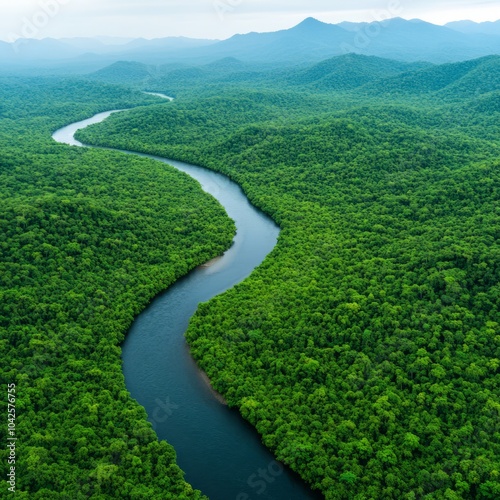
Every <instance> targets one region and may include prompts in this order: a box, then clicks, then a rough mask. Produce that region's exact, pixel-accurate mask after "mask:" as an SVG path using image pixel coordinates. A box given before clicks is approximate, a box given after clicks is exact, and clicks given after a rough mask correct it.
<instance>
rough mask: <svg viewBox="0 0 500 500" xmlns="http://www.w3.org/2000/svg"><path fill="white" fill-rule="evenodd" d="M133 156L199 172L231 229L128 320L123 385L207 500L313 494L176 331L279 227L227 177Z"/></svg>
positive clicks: (282, 499)
mask: <svg viewBox="0 0 500 500" xmlns="http://www.w3.org/2000/svg"><path fill="white" fill-rule="evenodd" d="M109 114H110V113H100V114H99V115H96V116H95V117H94V118H92V119H90V120H85V121H82V122H79V123H76V124H73V125H70V126H68V127H65V128H64V129H61V130H59V131H57V132H56V133H55V134H54V136H53V137H54V139H55V140H57V141H59V142H63V143H67V144H72V145H81V144H80V143H79V142H78V141H75V139H74V138H73V135H74V133H75V132H76V130H79V129H81V128H84V127H86V126H88V125H90V124H91V123H97V122H99V121H102V120H104V119H105V118H106V117H107V116H109ZM132 154H136V153H132ZM141 156H147V157H149V158H153V159H156V160H159V161H162V162H165V163H168V164H169V165H173V166H174V167H176V168H178V169H179V170H182V171H184V172H186V173H188V174H189V175H190V176H191V177H193V178H195V179H196V180H198V181H199V182H200V184H201V186H202V188H203V189H204V190H205V191H206V192H208V193H210V194H212V195H213V196H214V197H215V198H216V199H217V200H219V202H220V203H221V204H222V205H223V206H224V207H225V209H226V212H227V214H228V215H229V217H231V218H232V219H233V220H234V221H235V223H236V227H237V234H236V237H235V239H234V243H233V246H232V247H231V248H230V249H229V250H228V251H227V252H226V253H225V254H224V255H223V256H222V257H221V258H220V259H217V260H216V261H215V262H214V263H211V265H209V266H207V267H199V268H197V269H195V270H194V271H192V272H191V273H190V274H188V275H187V276H185V277H184V278H181V279H180V280H178V281H177V282H176V283H175V284H174V285H172V286H171V287H170V288H169V289H168V290H167V291H166V292H164V293H163V294H161V295H160V296H159V297H157V298H156V299H155V300H154V301H153V303H152V304H151V305H150V306H149V307H148V308H147V309H146V310H145V311H144V312H143V313H142V314H141V315H140V316H139V317H138V318H137V319H136V321H135V322H134V324H133V326H132V328H131V329H130V331H129V333H128V335H127V338H126V341H125V342H124V344H123V346H122V348H123V372H124V375H125V380H126V384H127V388H128V390H129V391H130V393H131V395H132V397H134V398H135V399H136V400H137V401H138V402H139V403H140V404H141V405H143V406H144V408H145V409H146V411H147V414H148V418H149V421H150V422H151V423H152V425H153V428H154V429H155V431H156V433H157V435H158V437H159V438H160V439H165V440H166V441H168V442H169V443H170V444H172V445H173V446H174V448H175V450H176V452H177V462H178V464H179V466H180V467H181V468H182V469H183V470H184V471H185V472H186V480H187V481H188V482H189V483H191V484H192V485H193V486H194V487H195V488H197V489H200V490H201V491H202V492H203V493H205V494H206V495H208V496H209V497H210V498H211V499H212V500H253V499H264V500H291V499H293V500H307V499H317V498H322V497H321V496H319V495H316V494H314V493H312V492H311V490H310V489H309V488H308V487H307V486H306V485H305V484H304V482H303V481H302V480H301V479H300V478H299V477H298V476H297V475H296V474H294V473H293V472H292V471H290V470H289V469H288V468H286V467H284V466H283V465H281V464H279V463H277V462H276V461H275V460H274V457H273V455H272V454H271V453H270V452H269V451H268V450H267V448H266V447H265V446H264V445H262V443H261V440H260V436H259V435H258V434H257V432H256V431H255V429H254V428H253V427H252V426H250V425H249V424H248V423H247V422H245V421H244V420H243V419H242V417H241V416H240V414H239V412H237V411H236V410H230V409H228V408H227V406H225V405H224V404H223V403H221V402H220V401H219V399H218V398H217V395H215V394H214V392H213V391H212V390H211V388H210V386H209V384H208V383H207V381H206V380H205V378H204V376H203V374H202V373H201V372H200V370H199V369H198V367H197V365H196V363H195V362H194V361H193V359H192V357H191V356H190V354H189V349H188V346H187V345H186V342H185V339H184V333H185V331H186V329H187V327H188V323H189V319H190V318H191V316H192V315H193V314H194V313H195V312H196V309H197V307H198V304H199V303H200V302H205V301H208V300H209V299H210V298H212V297H214V296H215V295H218V294H220V293H222V292H224V291H225V290H228V289H229V288H231V287H233V286H234V285H235V284H237V283H239V282H240V281H242V280H243V279H244V278H246V277H247V276H248V275H249V274H250V273H251V272H252V270H253V269H254V268H255V267H257V266H258V265H259V264H260V263H261V262H262V261H263V260H264V258H265V257H266V256H267V255H268V254H269V252H271V251H272V249H273V248H274V246H275V245H276V242H277V238H278V235H279V228H278V227H277V226H276V225H275V224H274V222H273V221H272V220H271V219H269V218H268V217H267V216H266V215H264V214H263V213H262V212H260V211H259V210H257V209H256V208H255V207H253V206H252V205H251V204H250V203H249V201H248V199H247V198H246V196H245V195H244V194H243V192H242V190H241V188H240V187H239V186H238V185H237V184H235V183H234V182H231V181H230V180H229V179H228V178H227V177H225V176H223V175H221V174H217V173H215V172H212V171H210V170H207V169H204V168H201V167H196V166H193V165H188V164H186V163H182V162H178V161H173V160H167V159H163V158H159V157H155V156H150V155H141Z"/></svg>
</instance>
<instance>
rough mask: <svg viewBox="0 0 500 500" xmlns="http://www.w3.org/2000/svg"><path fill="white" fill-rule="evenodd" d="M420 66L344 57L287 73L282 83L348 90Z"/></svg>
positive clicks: (377, 59)
mask: <svg viewBox="0 0 500 500" xmlns="http://www.w3.org/2000/svg"><path fill="white" fill-rule="evenodd" d="M422 66H425V64H421V63H420V64H419V63H404V62H400V61H394V60H390V59H382V58H380V57H375V56H363V55H359V54H346V55H343V56H338V57H334V58H331V59H327V60H325V61H322V62H320V63H318V64H315V65H313V66H311V67H309V68H307V69H303V70H293V71H290V75H289V76H288V77H287V78H286V83H288V84H291V85H301V86H302V85H305V86H310V87H313V88H315V89H317V90H350V89H354V88H357V87H361V86H362V85H365V84H367V83H370V82H373V81H376V80H380V79H381V78H387V77H389V76H393V75H397V74H401V73H404V72H408V71H413V70H416V69H421V68H422Z"/></svg>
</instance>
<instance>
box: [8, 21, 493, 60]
mask: <svg viewBox="0 0 500 500" xmlns="http://www.w3.org/2000/svg"><path fill="white" fill-rule="evenodd" d="M451 26H452V27H453V29H452V27H449V26H438V25H434V24H431V23H427V22H424V21H421V20H418V19H413V20H409V21H408V20H405V19H401V18H394V19H390V20H387V21H383V22H373V23H347V22H344V23H340V24H328V23H323V22H321V21H318V20H317V19H314V18H311V17H309V18H307V19H305V20H304V21H302V22H301V23H300V24H298V25H297V26H294V27H292V28H289V29H285V30H280V31H275V32H269V33H247V34H244V35H234V36H233V37H231V38H229V39H227V40H222V41H218V40H203V39H191V38H185V37H167V38H158V39H153V40H147V39H143V38H140V39H135V40H132V41H128V40H127V39H113V38H111V39H106V38H99V39H97V38H95V39H86V38H65V39H62V40H54V39H49V38H47V39H43V40H34V39H23V40H19V41H17V42H15V43H14V44H11V45H10V49H11V50H7V49H8V47H6V46H5V44H2V45H0V64H3V65H5V63H11V64H14V63H16V64H25V65H28V64H32V65H37V66H41V65H45V66H47V65H50V64H53V65H55V64H58V65H59V66H61V65H63V64H68V65H69V64H70V63H71V64H73V65H74V66H75V67H78V62H79V61H82V62H84V66H85V68H89V67H92V66H97V67H101V68H103V67H105V66H107V65H109V64H112V63H114V62H118V61H126V60H127V61H137V62H140V63H144V64H151V65H157V64H164V63H167V62H168V63H180V62H182V63H187V64H196V65H203V64H207V63H210V62H214V61H218V60H221V59H225V58H235V59H238V60H240V61H241V62H243V63H259V64H261V63H268V64H276V63H278V62H279V63H288V64H300V63H304V64H309V63H311V62H320V61H322V60H325V59H329V58H332V57H335V56H340V55H344V54H347V53H355V54H362V55H365V56H376V57H382V58H387V59H395V60H400V61H405V62H416V61H428V62H432V63H438V64H441V63H447V62H458V61H463V60H469V59H476V58H479V57H483V56H487V55H491V54H500V34H496V33H497V31H496V30H497V29H498V27H499V25H498V23H489V24H488V23H482V24H476V23H471V22H462V23H461V24H460V23H459V24H456V23H455V24H451ZM457 28H460V29H461V30H462V31H460V30H458V29H457ZM464 30H465V31H467V32H463V31H464Z"/></svg>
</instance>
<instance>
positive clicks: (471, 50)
mask: <svg viewBox="0 0 500 500" xmlns="http://www.w3.org/2000/svg"><path fill="white" fill-rule="evenodd" d="M370 33H373V34H377V35H376V36H375V35H374V36H372V37H370V36H369V34H370ZM357 41H358V42H359V43H356V42H357ZM350 48H351V51H353V52H359V53H362V54H366V55H376V56H379V57H387V58H391V59H400V60H404V61H418V60H425V61H429V62H433V63H445V62H455V61H463V60H466V59H474V58H477V57H482V56H486V55H490V54H499V53H500V37H489V36H485V35H466V34H463V33H458V32H457V31H455V30H452V29H450V28H447V27H444V26H438V25H435V24H431V23H427V22H425V21H421V20H419V19H413V20H410V21H408V20H405V19H401V18H394V19H391V20H389V21H387V22H385V23H378V22H374V23H370V24H367V25H366V26H365V27H364V28H363V29H362V30H361V34H358V36H356V37H354V43H352V44H351V45H350Z"/></svg>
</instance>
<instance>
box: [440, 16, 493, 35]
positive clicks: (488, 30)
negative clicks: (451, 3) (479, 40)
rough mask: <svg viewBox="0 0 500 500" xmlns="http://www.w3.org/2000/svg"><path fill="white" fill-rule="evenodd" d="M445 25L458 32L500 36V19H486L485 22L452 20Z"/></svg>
mask: <svg viewBox="0 0 500 500" xmlns="http://www.w3.org/2000/svg"><path fill="white" fill-rule="evenodd" d="M445 26H446V27H447V28H450V29H452V30H455V31H459V32H460V33H467V34H476V35H477V34H483V35H494V36H500V20H498V21H495V22H491V21H487V22H485V23H475V22H474V21H454V22H452V23H448V24H446V25H445Z"/></svg>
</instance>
